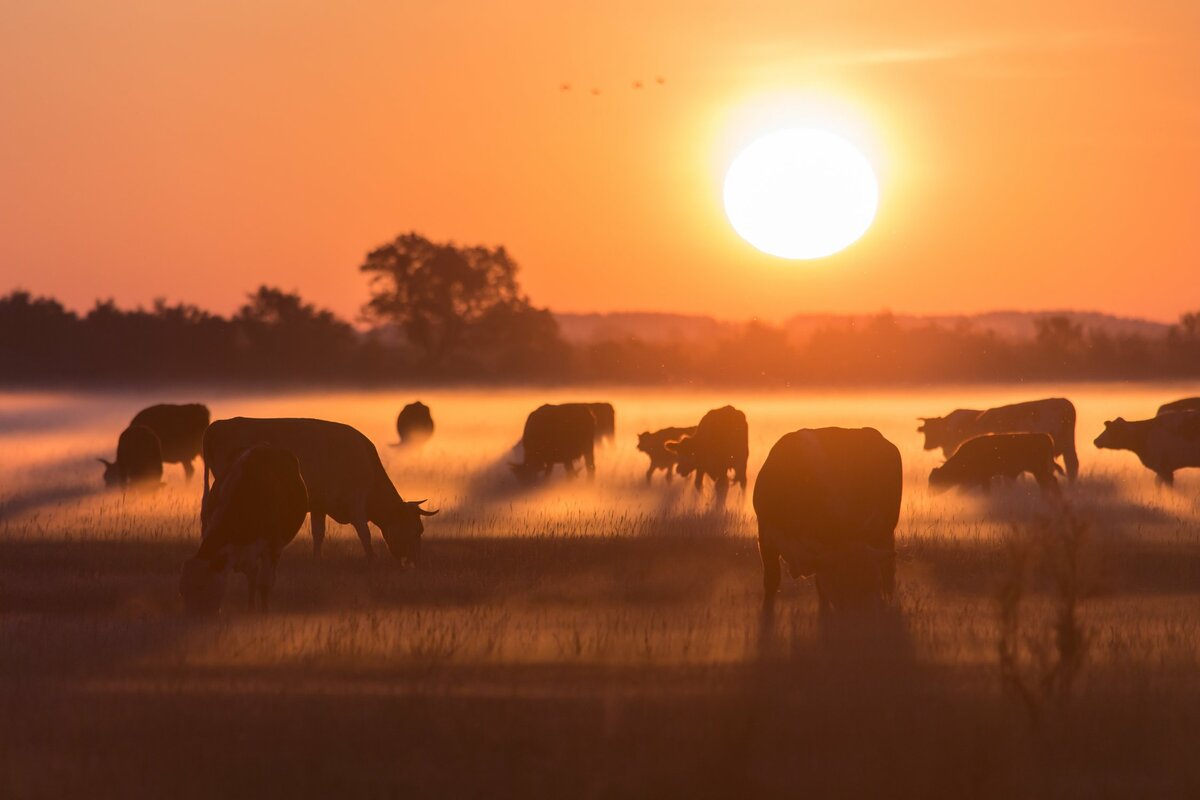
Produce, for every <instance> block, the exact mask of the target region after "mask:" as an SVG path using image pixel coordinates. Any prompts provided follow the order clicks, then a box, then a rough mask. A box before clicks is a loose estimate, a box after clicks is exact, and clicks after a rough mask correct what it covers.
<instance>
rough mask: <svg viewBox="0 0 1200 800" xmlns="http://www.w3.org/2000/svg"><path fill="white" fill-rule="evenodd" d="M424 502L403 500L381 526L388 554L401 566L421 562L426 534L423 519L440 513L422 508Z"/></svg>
mask: <svg viewBox="0 0 1200 800" xmlns="http://www.w3.org/2000/svg"><path fill="white" fill-rule="evenodd" d="M424 502H426V501H425V500H413V501H411V502H406V501H404V500H401V501H400V502H399V503H397V504H396V506H395V508H394V510H393V513H392V515H391V518H390V519H387V520H384V521H383V522H382V523H381V524H380V526H379V529H380V530H381V531H382V532H383V541H384V542H385V543H386V544H387V548H388V552H390V553H391V554H392V558H394V559H396V560H397V561H399V562H400V563H401V564H412V565H414V566H415V565H416V564H417V562H418V561H420V560H421V535H422V534H423V533H425V523H424V522H422V520H421V518H422V517H432V516H433V515H434V514H436V513H438V512H436V511H426V510H425V509H423V508H421V504H422V503H424Z"/></svg>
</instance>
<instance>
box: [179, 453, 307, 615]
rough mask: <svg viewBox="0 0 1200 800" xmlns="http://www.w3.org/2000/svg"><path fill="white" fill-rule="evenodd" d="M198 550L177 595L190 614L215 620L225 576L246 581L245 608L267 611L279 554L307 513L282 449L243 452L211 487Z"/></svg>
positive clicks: (299, 481)
mask: <svg viewBox="0 0 1200 800" xmlns="http://www.w3.org/2000/svg"><path fill="white" fill-rule="evenodd" d="M208 502H209V514H208V521H207V523H205V525H204V530H203V532H202V535H201V540H200V549H199V550H197V551H196V555H194V556H192V557H191V558H190V559H188V561H187V562H186V563H185V564H184V565H183V575H182V577H181V578H180V581H179V593H180V595H181V596H182V597H183V607H184V610H185V611H186V612H187V613H189V614H216V613H219V612H220V610H221V601H222V600H223V599H224V596H225V581H226V576H227V574H228V573H229V571H230V570H231V569H232V570H235V571H237V572H241V573H243V574H244V575H245V576H246V583H247V588H248V589H249V594H250V603H249V605H250V608H251V609H258V610H260V611H266V610H267V605H268V602H269V600H270V595H271V587H273V586H274V585H275V567H276V565H277V564H278V563H279V554H280V553H281V552H282V551H283V548H284V547H287V545H288V544H289V543H290V542H291V541H292V539H294V538H295V537H296V532H297V531H298V530H300V526H301V525H303V524H304V515H305V514H307V513H308V491H307V489H306V488H305V486H304V479H303V478H302V477H301V475H300V462H299V461H297V460H296V457H295V456H294V455H292V454H291V453H289V452H288V451H287V450H284V449H283V448H281V447H275V446H273V445H266V444H261V445H256V446H254V447H251V448H248V449H247V450H244V451H242V453H241V455H239V456H238V457H237V458H236V459H235V460H234V462H233V463H232V464H230V465H229V468H228V469H227V470H225V472H224V474H223V475H221V477H220V478H218V479H217V480H216V482H214V483H213V486H212V490H211V492H210V493H209V496H208Z"/></svg>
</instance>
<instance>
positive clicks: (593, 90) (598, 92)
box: [592, 89, 600, 97]
mask: <svg viewBox="0 0 1200 800" xmlns="http://www.w3.org/2000/svg"><path fill="white" fill-rule="evenodd" d="M599 94H600V90H599V89H592V96H593V97H596V96H598V95H599Z"/></svg>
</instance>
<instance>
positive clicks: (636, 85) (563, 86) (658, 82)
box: [558, 75, 667, 97]
mask: <svg viewBox="0 0 1200 800" xmlns="http://www.w3.org/2000/svg"><path fill="white" fill-rule="evenodd" d="M666 82H667V79H666V78H664V77H662V76H661V75H660V76H658V77H656V78H655V79H654V84H653V85H655V86H664V85H665V84H666ZM646 86H647V82H646V81H643V80H635V81H633V82H632V83H630V84H629V88H630V89H644V88H646ZM558 90H559V91H560V92H572V91H575V87H574V86H572V85H571V83H570V82H568V81H563V82H562V83H560V84H559V85H558ZM603 93H604V90H603V89H601V88H600V87H599V86H593V87H591V88H590V89H589V90H588V94H590V95H591V96H592V97H599V96H600V95H601V94H603Z"/></svg>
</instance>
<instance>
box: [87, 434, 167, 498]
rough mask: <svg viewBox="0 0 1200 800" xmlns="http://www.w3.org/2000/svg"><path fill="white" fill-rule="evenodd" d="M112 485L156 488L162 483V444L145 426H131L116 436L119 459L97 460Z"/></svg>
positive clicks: (114, 486)
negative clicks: (102, 466)
mask: <svg viewBox="0 0 1200 800" xmlns="http://www.w3.org/2000/svg"><path fill="white" fill-rule="evenodd" d="M98 460H99V461H100V463H101V464H103V465H104V485H105V486H107V487H109V488H118V487H119V488H125V487H126V486H137V487H139V488H157V487H158V486H160V485H161V484H162V473H163V457H162V444H161V443H160V442H159V441H158V435H157V434H155V433H154V431H153V430H151V429H150V428H149V427H147V426H145V425H130V426H129V427H128V428H126V429H125V430H123V431H121V435H120V436H119V437H118V438H117V460H116V461H108V460H106V459H103V458H101V459H98Z"/></svg>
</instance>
